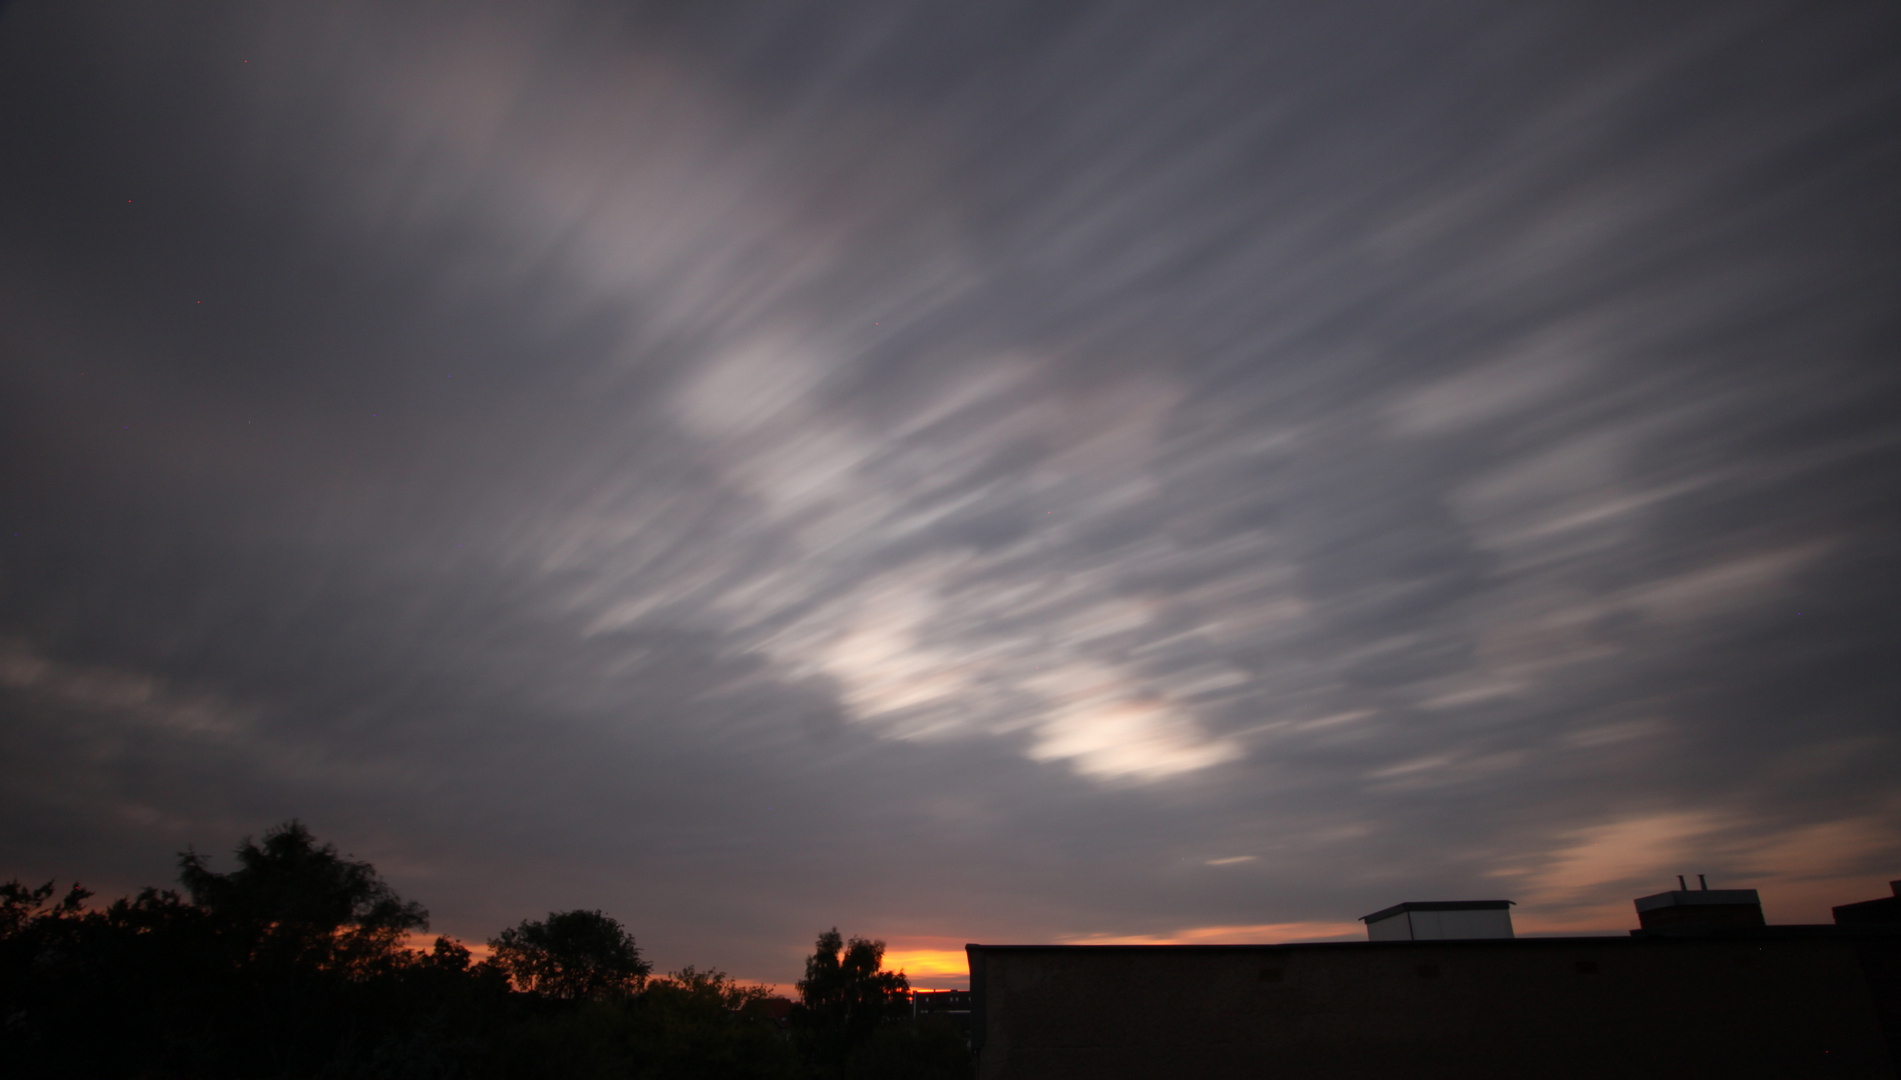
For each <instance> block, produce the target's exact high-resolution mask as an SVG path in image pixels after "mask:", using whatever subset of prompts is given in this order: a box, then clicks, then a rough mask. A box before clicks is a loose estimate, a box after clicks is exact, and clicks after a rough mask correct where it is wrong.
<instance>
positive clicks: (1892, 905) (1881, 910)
mask: <svg viewBox="0 0 1901 1080" xmlns="http://www.w3.org/2000/svg"><path fill="white" fill-rule="evenodd" d="M1888 888H1890V889H1892V890H1894V895H1893V896H1884V897H1882V898H1881V899H1879V900H1863V901H1862V902H1861V903H1859V904H1843V905H1842V906H1841V907H1838V908H1835V909H1834V912H1835V922H1836V923H1837V924H1839V925H1841V926H1868V925H1878V924H1883V923H1886V924H1891V925H1892V924H1901V881H1890V882H1888Z"/></svg>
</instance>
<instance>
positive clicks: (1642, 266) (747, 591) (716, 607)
mask: <svg viewBox="0 0 1901 1080" xmlns="http://www.w3.org/2000/svg"><path fill="white" fill-rule="evenodd" d="M1897 115H1901V9H1897V8H1896V7H1895V6H1894V5H1892V4H1886V3H1873V2H1867V3H1837V4H1762V3H1749V2H1738V0H1724V2H1721V3H1683V4H1667V5H1659V4H1614V3H1613V4H1590V5H1574V4H1573V5H1564V4H1557V5H1547V4H1523V3H1506V2H1500V3H1476V2H1447V3H1442V4H1433V5H1422V4H1413V3H1401V2H1392V3H1355V2H1347V3H1339V4H1324V5H1313V4H1262V3H1245V4H1242V3H1237V4H1227V5H1216V4H1208V5H1203V4H1192V3H1191V4H1168V5H1154V4H1120V5H1118V4H1109V3H1089V4H1069V3H1044V4H1029V5H1026V4H1009V3H957V4H942V3H912V4H902V3H895V2H885V0H878V2H863V3H852V2H833V3H806V4H799V3H756V4H742V3H722V4H710V5H684V4H637V3H611V4H610V3H552V2H550V3H537V4H488V3H477V2H461V0H459V2H455V3H440V4H430V3H415V4H404V5H389V4H346V3H337V4H322V5H317V4H294V3H225V4H198V3H177V4H169V3H168V4H115V3H97V4H84V5H79V4H57V3H50V2H37V3H36V2H32V0H23V2H18V3H14V4H12V5H10V6H8V7H6V8H5V9H4V11H3V12H0V357H4V362H3V363H0V469H4V473H0V475H3V476H4V482H0V878H5V877H19V878H21V879H23V880H27V881H39V880H45V879H48V878H52V879H57V880H60V881H61V882H65V881H70V880H74V879H77V880H79V881H82V882H84V883H85V884H86V885H87V886H88V887H90V888H93V889H95V890H97V891H98V892H100V893H101V894H102V895H104V896H108V897H110V896H114V895H120V894H123V893H124V892H128V891H131V890H134V889H136V888H138V887H140V886H143V885H147V884H157V885H163V884H166V883H168V882H170V881H171V880H172V879H173V876H174V874H175V869H176V853H177V852H179V851H182V850H185V849H186V848H187V847H188V846H191V847H195V848H196V849H197V850H200V851H208V852H213V853H217V854H218V855H219V857H220V858H224V857H225V853H228V852H229V851H230V850H231V848H232V847H233V846H235V845H236V844H237V843H238V842H239V840H240V839H242V838H243V837H245V836H247V835H250V836H255V835H260V834H261V833H262V832H263V831H264V830H266V829H268V828H269V827H271V826H272V825H273V824H275V823H278V822H281V821H285V820H288V819H290V818H293V817H294V818H297V819H299V820H301V821H303V822H305V823H306V824H307V825H308V826H309V827H310V828H311V829H312V831H313V832H315V833H316V834H317V836H318V837H319V838H320V839H323V840H327V841H331V842H334V843H336V844H337V845H338V847H339V848H340V849H342V850H343V851H345V852H347V853H350V854H352V855H354V856H356V857H359V858H364V859H368V860H369V861H371V862H373V863H374V864H375V866H376V867H377V869H378V870H379V871H380V872H381V873H382V874H383V876H384V877H385V878H387V879H388V880H389V881H390V882H391V883H392V884H393V885H394V886H395V887H396V888H397V890H398V891H399V892H401V893H402V894H403V895H404V896H405V897H407V898H411V899H415V900H418V901H420V902H422V903H423V904H424V905H426V906H427V907H428V908H429V909H430V911H431V913H432V920H433V921H432V926H433V928H434V930H436V931H439V932H443V933H447V934H451V935H454V936H458V937H461V938H464V939H467V940H470V941H474V942H479V941H481V940H482V939H485V938H487V937H490V936H493V935H494V934H495V933H497V932H498V931H499V930H500V929H501V928H503V927H505V926H509V925H512V924H514V923H516V922H518V921H519V920H521V919H524V918H534V917H540V916H542V915H545V914H546V913H547V912H549V911H554V910H566V909H570V908H577V907H584V908H597V909H601V910H604V911H606V912H607V913H608V914H610V915H612V916H614V917H616V918H618V919H619V920H621V921H622V922H623V923H624V924H625V925H626V926H627V927H628V928H629V929H630V930H631V931H632V932H633V933H634V935H635V936H636V938H637V939H638V941H639V942H640V944H641V946H642V948H643V949H644V951H645V952H646V954H647V955H648V956H649V958H651V959H652V960H653V961H654V962H655V963H656V965H657V966H658V967H659V968H660V969H661V970H668V969H671V968H677V967H678V966H680V965H683V964H696V965H699V966H701V967H702V968H704V967H706V966H709V965H710V966H715V967H718V968H721V969H724V970H726V971H728V972H731V973H733V974H734V975H736V976H739V977H741V978H744V979H751V980H758V981H763V982H768V983H774V984H779V985H784V984H788V983H790V982H792V981H793V980H794V979H796V978H798V977H799V974H800V970H801V968H800V963H801V957H802V956H804V955H806V954H807V953H809V951H810V949H811V943H812V940H813V938H814V937H815V936H816V935H817V934H818V933H819V932H820V931H822V930H825V929H827V928H829V927H833V926H837V927H838V928H840V929H841V930H842V931H844V932H845V933H846V934H848V935H850V934H859V935H865V936H870V937H876V938H880V939H883V940H885V941H887V942H888V943H889V944H890V948H891V954H890V958H891V960H892V962H893V966H900V965H901V966H904V967H905V968H906V970H907V971H908V972H910V973H911V974H913V975H914V976H916V979H915V981H916V982H918V983H919V984H921V985H929V986H950V985H960V984H961V983H962V974H963V967H962V963H963V958H962V952H961V950H962V947H963V944H964V943H965V942H973V941H974V942H986V943H1006V942H1007V943H1035V942H1089V941H1202V942H1217V941H1245V942H1262V941H1288V940H1314V939H1324V938H1329V937H1361V936H1363V935H1364V930H1363V928H1362V927H1361V926H1360V925H1359V924H1358V923H1357V922H1355V920H1356V919H1357V918H1358V917H1359V916H1361V915H1363V914H1366V913H1368V912H1371V911H1374V910H1377V909H1379V908H1383V907H1386V906H1388V905H1390V904H1394V903H1398V902H1400V901H1405V900H1440V899H1476V898H1487V899H1490V898H1503V899H1511V900H1514V901H1516V902H1517V904H1518V906H1517V908H1516V909H1515V911H1514V918H1515V920H1516V923H1517V926H1518V929H1519V930H1520V932H1545V933H1551V932H1610V933H1622V932H1623V931H1625V930H1627V929H1628V928H1630V927H1631V926H1634V925H1635V916H1634V912H1633V909H1632V907H1631V900H1632V898H1634V897H1636V896H1641V895H1645V894H1648V893H1653V892H1658V891H1662V890H1664V889H1666V888H1670V887H1674V883H1675V879H1676V875H1677V874H1680V873H1681V874H1689V875H1695V874H1698V873H1702V874H1707V875H1708V878H1709V881H1710V883H1711V885H1712V886H1713V887H1731V888H1756V889H1759V890H1760V891H1761V893H1762V897H1763V902H1764V906H1765V909H1766V912H1767V914H1768V916H1769V918H1770V920H1771V921H1772V922H1776V921H1781V922H1801V921H1808V922H1816V921H1827V920H1828V918H1829V915H1828V907H1829V906H1830V905H1832V904H1840V903H1847V902H1851V901H1857V900H1865V899H1870V898H1873V897H1875V896H1879V895H1883V894H1885V893H1886V892H1887V888H1886V882H1887V881H1888V879H1890V878H1895V877H1901V784H1897V782H1896V780H1895V778H1896V777H1897V776H1901V724H1898V723H1897V716H1898V712H1901V709H1898V707H1901V665H1897V664H1896V663H1895V661H1894V649H1895V644H1896V642H1897V641H1901V615H1897V610H1901V574H1897V573H1896V570H1895V561H1896V553H1897V551H1898V550H1901V482H1898V481H1897V478H1901V364H1897V363H1896V358H1897V357H1901V313H1898V310H1897V304H1896V298H1897V296H1901V201H1897V200H1896V199H1895V192H1896V191H1897V190H1901V128H1897V127H1896V125H1895V122H1894V121H1895V117H1896V116H1897ZM214 865H219V864H214ZM221 865H227V866H228V865H230V864H229V863H228V862H225V863H222V864H221ZM1691 880H1692V881H1694V880H1695V879H1694V877H1692V878H1691Z"/></svg>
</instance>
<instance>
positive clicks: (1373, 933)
mask: <svg viewBox="0 0 1901 1080" xmlns="http://www.w3.org/2000/svg"><path fill="white" fill-rule="evenodd" d="M1360 921H1361V922H1363V923H1365V924H1366V939H1367V940H1368V941H1467V940H1472V939H1475V938H1508V937H1512V936H1513V934H1512V901H1510V900H1408V901H1406V902H1405V903H1403V904H1394V905H1393V906H1392V907H1389V908H1382V909H1380V910H1379V911H1375V912H1374V913H1373V914H1371V915H1362V916H1360Z"/></svg>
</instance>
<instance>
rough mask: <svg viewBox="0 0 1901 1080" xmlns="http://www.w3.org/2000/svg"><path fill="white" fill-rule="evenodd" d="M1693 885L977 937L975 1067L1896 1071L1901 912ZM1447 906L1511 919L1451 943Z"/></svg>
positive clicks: (1310, 1072)
mask: <svg viewBox="0 0 1901 1080" xmlns="http://www.w3.org/2000/svg"><path fill="white" fill-rule="evenodd" d="M1676 893H1697V894H1701V895H1698V896H1694V897H1689V898H1677V897H1676ZM1676 893H1661V894H1658V895H1657V896H1653V897H1645V898H1644V899H1643V900H1642V901H1639V902H1638V903H1639V906H1640V909H1639V912H1638V916H1639V921H1640V923H1641V925H1640V928H1639V929H1637V930H1633V931H1632V932H1631V933H1630V935H1629V936H1625V937H1564V938H1513V937H1511V936H1509V934H1510V931H1509V925H1510V924H1509V908H1508V907H1496V906H1478V907H1474V906H1469V902H1468V903H1464V904H1461V903H1453V902H1442V903H1441V904H1438V905H1429V904H1419V903H1415V904H1401V905H1397V906H1396V907H1394V908H1389V909H1386V910H1385V911H1381V912H1376V913H1374V914H1373V915H1370V916H1367V917H1366V919H1367V926H1368V935H1369V937H1370V938H1372V940H1369V941H1366V942H1325V943H1316V944H1303V945H970V946H968V947H967V952H968V955H969V957H970V979H971V983H970V985H971V996H972V1014H971V1015H972V1021H971V1024H972V1026H971V1043H972V1046H973V1048H974V1049H975V1050H976V1051H977V1059H978V1076H979V1077H980V1080H1017V1078H1035V1080H1065V1078H1077V1080H1081V1078H1089V1080H1122V1078H1127V1080H1135V1078H1146V1077H1195V1078H1197V1080H1223V1078H1228V1077H1235V1078H1240V1077H1248V1078H1256V1077H1269V1076H1275V1077H1278V1076H1287V1077H1327V1078H1329V1080H1332V1078H1342V1080H1355V1078H1364V1080H1375V1078H1378V1080H1390V1078H1393V1077H1406V1078H1430V1077H1448V1078H1450V1077H1458V1078H1461V1080H1477V1078H1491V1077H1497V1078H1505V1077H1512V1078H1518V1077H1539V1078H1554V1080H1564V1078H1572V1077H1575V1078H1580V1080H1582V1078H1586V1077H1589V1078H1593V1080H1595V1078H1599V1077H1607V1076H1615V1077H1659V1078H1668V1080H1688V1078H1700V1077H1722V1078H1724V1080H1752V1078H1764V1080H1769V1078H1774V1080H1783V1078H1787V1077H1824V1076H1844V1077H1894V1076H1896V1075H1897V1073H1896V1068H1895V1066H1896V1062H1897V1060H1901V925H1891V924H1885V923H1883V922H1880V921H1876V919H1875V918H1873V917H1871V918H1870V919H1869V920H1868V921H1865V922H1857V921H1855V917H1856V915H1857V914H1859V912H1860V910H1861V909H1863V908H1864V905H1859V904H1851V905H1845V906H1844V907H1843V908H1838V909H1837V912H1838V920H1837V925H1832V926H1764V925H1761V924H1760V922H1754V923H1752V922H1749V921H1748V918H1749V915H1750V913H1751V912H1753V913H1754V916H1755V918H1757V919H1758V920H1759V919H1760V916H1761V904H1760V902H1759V900H1757V899H1756V897H1755V893H1754V891H1753V890H1716V889H1688V888H1684V889H1680V890H1676ZM1743 893H1746V894H1748V897H1749V899H1748V901H1747V902H1742V901H1738V900H1734V899H1731V898H1726V896H1725V894H1743ZM1896 895H1897V897H1901V888H1898V889H1897V894H1896ZM1658 897H1671V898H1672V899H1669V900H1665V901H1659V902H1655V903H1650V902H1651V901H1657V900H1658ZM1480 903H1481V904H1484V905H1498V904H1503V903H1504V902H1503V901H1483V902H1480ZM1871 903H1873V904H1877V905H1885V904H1886V901H1885V900H1882V901H1872V902H1871ZM1443 905H1449V906H1443ZM1868 910H1870V911H1871V912H1873V914H1874V915H1875V916H1880V917H1881V918H1886V917H1887V916H1886V915H1885V914H1884V913H1887V912H1890V911H1892V910H1893V909H1891V908H1889V907H1885V906H1884V907H1880V908H1873V909H1868ZM1843 911H1847V912H1849V917H1848V918H1847V919H1843V918H1841V917H1840V913H1841V912H1843ZM1446 912H1454V913H1469V914H1471V915H1473V916H1474V917H1475V920H1476V918H1478V917H1482V918H1485V919H1498V918H1499V917H1501V916H1503V917H1504V919H1505V928H1506V930H1505V933H1503V934H1498V933H1496V931H1497V930H1498V928H1499V927H1498V924H1497V923H1496V922H1491V923H1479V924H1478V926H1479V928H1481V929H1482V928H1485V927H1487V926H1489V927H1490V929H1491V930H1492V931H1494V934H1493V936H1490V937H1468V936H1464V935H1465V934H1466V933H1467V931H1466V930H1465V929H1463V928H1462V927H1461V924H1460V920H1461V919H1462V918H1464V915H1463V914H1460V915H1458V917H1456V918H1454V919H1453V920H1452V921H1453V924H1454V926H1453V931H1452V933H1451V934H1448V933H1447V932H1446V921H1445V918H1444V914H1445V913H1446ZM1653 912H1666V913H1667V914H1664V915H1660V916H1659V915H1654V914H1652V915H1650V917H1649V918H1645V916H1646V915H1647V914H1649V913H1653ZM1418 915H1428V916H1432V915H1436V916H1438V917H1439V918H1438V922H1437V929H1436V930H1435V929H1434V923H1433V920H1432V919H1430V918H1426V919H1420V918H1415V917H1414V916H1418ZM1402 916H1403V917H1404V921H1403V922H1396V920H1399V919H1401V918H1402ZM1401 927H1404V929H1405V931H1406V934H1407V935H1409V936H1399V935H1398V933H1397V931H1398V930H1400V929H1401ZM1422 929H1423V930H1424V931H1425V932H1426V933H1428V934H1431V933H1437V934H1438V935H1439V936H1434V937H1428V936H1421V930H1422ZM1376 932H1378V933H1382V934H1387V933H1391V934H1392V935H1393V936H1389V937H1384V938H1381V937H1373V935H1374V934H1375V933H1376ZM1454 935H1456V936H1454Z"/></svg>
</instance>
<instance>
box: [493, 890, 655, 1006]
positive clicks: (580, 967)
mask: <svg viewBox="0 0 1901 1080" xmlns="http://www.w3.org/2000/svg"><path fill="white" fill-rule="evenodd" d="M488 944H489V948H491V949H494V950H495V962H496V963H497V964H500V965H501V966H502V968H503V969H504V970H506V971H507V972H508V974H509V975H510V977H512V978H513V979H514V980H515V985H516V986H518V987H520V988H521V989H523V990H526V991H528V992H529V993H535V994H541V995H543V996H545V997H552V998H561V999H564V1000H589V1001H599V1000H601V999H604V998H611V997H623V996H626V995H628V994H632V993H635V992H637V991H638V990H639V989H640V986H641V983H642V982H644V981H645V980H646V978H647V973H648V972H650V971H652V970H653V965H652V964H649V963H647V962H646V961H645V960H642V959H641V958H640V948H639V946H637V945H635V944H634V936H633V935H632V934H629V933H628V932H627V931H626V929H625V928H623V927H622V926H621V924H620V923H618V922H616V921H614V920H613V919H610V918H608V917H607V916H606V915H603V914H602V913H600V912H598V911H557V912H553V913H551V914H550V915H549V916H548V917H547V918H546V919H544V920H542V921H540V922H529V921H528V920H526V919H523V920H522V922H521V925H520V926H511V927H509V928H508V929H506V930H504V931H502V932H501V934H500V935H499V936H498V937H495V938H493V939H491V940H490V941H489V943H488Z"/></svg>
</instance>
